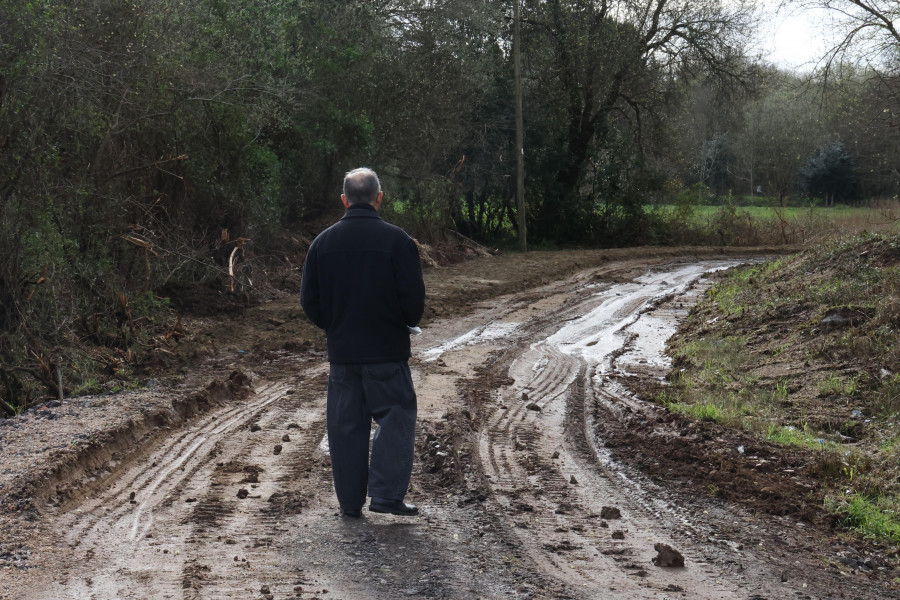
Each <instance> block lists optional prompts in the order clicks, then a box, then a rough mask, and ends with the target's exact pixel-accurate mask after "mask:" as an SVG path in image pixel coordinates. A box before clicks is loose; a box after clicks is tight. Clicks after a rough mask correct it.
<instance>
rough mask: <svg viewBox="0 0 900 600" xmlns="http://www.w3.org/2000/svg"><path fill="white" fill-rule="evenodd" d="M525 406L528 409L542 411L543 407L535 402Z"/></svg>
mask: <svg viewBox="0 0 900 600" xmlns="http://www.w3.org/2000/svg"><path fill="white" fill-rule="evenodd" d="M525 408H527V409H528V410H533V411H535V412H541V407H540V406H538V405H537V404H535V403H534V402H531V403H530V404H528V406H526V407H525Z"/></svg>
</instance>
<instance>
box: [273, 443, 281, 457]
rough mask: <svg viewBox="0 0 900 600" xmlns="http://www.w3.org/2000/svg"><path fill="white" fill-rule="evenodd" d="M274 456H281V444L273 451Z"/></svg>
mask: <svg viewBox="0 0 900 600" xmlns="http://www.w3.org/2000/svg"><path fill="white" fill-rule="evenodd" d="M272 454H274V455H275V456H278V455H279V454H281V444H275V448H274V449H273V450H272Z"/></svg>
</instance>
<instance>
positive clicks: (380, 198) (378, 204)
mask: <svg viewBox="0 0 900 600" xmlns="http://www.w3.org/2000/svg"><path fill="white" fill-rule="evenodd" d="M383 201H384V192H378V195H377V196H375V202H373V203H372V206H374V207H375V210H378V209H379V208H381V203H382V202H383Z"/></svg>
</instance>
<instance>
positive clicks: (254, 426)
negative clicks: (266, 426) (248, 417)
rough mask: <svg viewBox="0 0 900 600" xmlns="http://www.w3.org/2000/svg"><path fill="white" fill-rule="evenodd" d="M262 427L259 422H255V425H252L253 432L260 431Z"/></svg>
mask: <svg viewBox="0 0 900 600" xmlns="http://www.w3.org/2000/svg"><path fill="white" fill-rule="evenodd" d="M260 429H262V427H260V426H259V424H257V423H254V424H253V425H251V426H250V432H251V433H255V432H257V431H259V430H260Z"/></svg>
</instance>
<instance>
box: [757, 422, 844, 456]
mask: <svg viewBox="0 0 900 600" xmlns="http://www.w3.org/2000/svg"><path fill="white" fill-rule="evenodd" d="M766 439H767V440H769V441H770V442H774V443H776V444H781V445H782V446H796V447H798V448H809V449H812V450H832V451H838V450H840V449H841V448H842V446H841V445H840V444H835V443H834V442H830V441H828V440H826V439H824V438H821V437H819V436H817V435H813V434H812V433H811V432H810V431H809V427H808V426H807V425H806V424H804V425H803V426H802V427H801V428H799V429H798V428H797V427H794V426H793V425H787V426H784V425H777V424H775V423H773V424H771V425H770V426H769V430H768V432H767V433H766Z"/></svg>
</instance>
